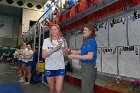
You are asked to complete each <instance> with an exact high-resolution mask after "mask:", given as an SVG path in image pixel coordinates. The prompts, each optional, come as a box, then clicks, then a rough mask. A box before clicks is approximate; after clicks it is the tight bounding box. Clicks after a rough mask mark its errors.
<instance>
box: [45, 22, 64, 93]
mask: <svg viewBox="0 0 140 93" xmlns="http://www.w3.org/2000/svg"><path fill="white" fill-rule="evenodd" d="M61 35H62V34H61V31H60V28H59V26H58V25H56V24H54V25H53V26H52V27H51V29H50V37H49V38H47V39H45V40H44V42H43V47H42V57H43V58H44V59H45V75H46V77H47V81H48V85H49V89H50V93H62V86H63V80H64V75H65V63H64V56H63V51H62V48H60V47H61V44H60V43H59V37H60V36H61Z"/></svg>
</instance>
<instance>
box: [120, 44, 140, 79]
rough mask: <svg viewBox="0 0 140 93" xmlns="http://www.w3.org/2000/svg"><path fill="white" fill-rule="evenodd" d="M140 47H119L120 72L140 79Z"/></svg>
mask: <svg viewBox="0 0 140 93" xmlns="http://www.w3.org/2000/svg"><path fill="white" fill-rule="evenodd" d="M139 53H140V47H139V46H126V47H118V64H119V74H120V75H122V76H126V77H133V78H139V79H140V55H139Z"/></svg>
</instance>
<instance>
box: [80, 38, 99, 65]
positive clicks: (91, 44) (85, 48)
mask: <svg viewBox="0 0 140 93" xmlns="http://www.w3.org/2000/svg"><path fill="white" fill-rule="evenodd" d="M80 50H81V55H87V54H88V52H93V58H92V59H91V60H82V59H80V61H81V62H86V63H91V64H94V65H96V58H97V43H96V40H95V39H94V38H90V39H88V41H87V43H86V44H85V45H82V47H81V49H80Z"/></svg>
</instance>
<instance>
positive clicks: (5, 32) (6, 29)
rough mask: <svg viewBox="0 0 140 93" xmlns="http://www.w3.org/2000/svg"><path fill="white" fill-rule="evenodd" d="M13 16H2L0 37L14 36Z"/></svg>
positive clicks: (0, 17) (0, 18) (0, 19)
mask: <svg viewBox="0 0 140 93" xmlns="http://www.w3.org/2000/svg"><path fill="white" fill-rule="evenodd" d="M12 33H13V18H12V17H8V16H0V37H6V38H12Z"/></svg>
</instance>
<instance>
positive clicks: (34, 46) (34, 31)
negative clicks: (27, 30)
mask: <svg viewBox="0 0 140 93" xmlns="http://www.w3.org/2000/svg"><path fill="white" fill-rule="evenodd" d="M35 43H36V29H34V51H35V47H36V46H35Z"/></svg>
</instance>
